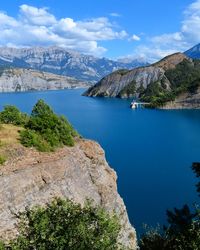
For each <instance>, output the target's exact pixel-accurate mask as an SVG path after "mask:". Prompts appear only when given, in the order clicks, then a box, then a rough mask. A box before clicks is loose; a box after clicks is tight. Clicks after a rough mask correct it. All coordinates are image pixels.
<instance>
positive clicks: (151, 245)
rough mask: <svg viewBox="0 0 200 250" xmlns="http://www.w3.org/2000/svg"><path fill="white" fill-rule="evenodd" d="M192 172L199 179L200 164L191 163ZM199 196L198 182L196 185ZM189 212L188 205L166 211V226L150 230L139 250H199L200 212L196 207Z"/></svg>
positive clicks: (141, 242)
mask: <svg viewBox="0 0 200 250" xmlns="http://www.w3.org/2000/svg"><path fill="white" fill-rule="evenodd" d="M192 169H193V171H194V172H195V174H196V176H197V177H198V178H199V177H200V163H193V166H192ZM197 192H198V193H199V194H200V181H199V183H198V184H197ZM193 210H194V211H191V209H190V208H189V206H188V205H184V206H183V208H181V209H177V208H175V209H174V211H169V210H168V211H167V218H168V226H167V227H166V226H164V228H163V231H161V230H160V229H151V230H149V231H148V232H147V233H146V234H144V235H143V236H142V238H141V240H140V243H139V245H140V250H161V249H162V250H179V249H180V250H199V249H200V210H199V207H198V205H196V206H195V207H194V209H193Z"/></svg>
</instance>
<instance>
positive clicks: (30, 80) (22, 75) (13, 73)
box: [0, 68, 88, 92]
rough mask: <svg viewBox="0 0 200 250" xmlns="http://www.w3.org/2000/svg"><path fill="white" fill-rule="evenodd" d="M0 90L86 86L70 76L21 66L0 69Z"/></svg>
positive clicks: (15, 90) (14, 90)
mask: <svg viewBox="0 0 200 250" xmlns="http://www.w3.org/2000/svg"><path fill="white" fill-rule="evenodd" d="M0 71H1V72H0V92H17V91H18V92H19V91H31V90H56V89H70V88H82V87H87V86H88V85H87V84H86V83H83V82H81V81H78V80H76V79H74V78H72V77H66V76H59V75H55V74H51V73H46V72H41V71H35V70H31V69H22V68H1V69H0Z"/></svg>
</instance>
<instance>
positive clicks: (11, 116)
mask: <svg viewBox="0 0 200 250" xmlns="http://www.w3.org/2000/svg"><path fill="white" fill-rule="evenodd" d="M27 121H28V116H27V114H25V113H22V112H20V111H19V109H18V108H17V107H15V106H12V105H6V106H5V107H4V110H3V111H1V112H0V122H1V123H6V124H14V125H21V126H23V125H25V124H26V123H27Z"/></svg>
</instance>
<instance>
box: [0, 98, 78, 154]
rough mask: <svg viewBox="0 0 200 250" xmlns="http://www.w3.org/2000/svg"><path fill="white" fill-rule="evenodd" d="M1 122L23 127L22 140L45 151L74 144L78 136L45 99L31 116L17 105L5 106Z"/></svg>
mask: <svg viewBox="0 0 200 250" xmlns="http://www.w3.org/2000/svg"><path fill="white" fill-rule="evenodd" d="M0 122H1V123H3V124H14V125H18V126H21V127H23V128H24V129H21V130H20V131H19V133H20V142H21V143H22V144H23V145H24V146H26V147H35V148H36V149H37V150H39V151H43V152H49V151H53V150H55V149H56V148H57V147H61V146H63V145H66V146H73V145H74V138H75V137H76V136H78V134H77V132H76V131H75V130H74V129H73V127H72V126H71V124H70V123H69V122H68V121H67V120H66V119H65V117H64V116H58V115H56V114H55V113H54V112H53V110H52V109H51V108H50V107H49V106H48V105H47V104H46V103H45V102H44V101H43V100H39V101H38V102H37V103H36V105H35V106H34V107H33V110H32V113H31V115H30V117H29V116H28V115H27V114H24V113H21V112H20V111H19V109H17V108H16V107H15V106H10V105H7V106H5V107H4V110H3V111H2V112H0Z"/></svg>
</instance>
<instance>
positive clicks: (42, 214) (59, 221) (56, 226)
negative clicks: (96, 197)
mask: <svg viewBox="0 0 200 250" xmlns="http://www.w3.org/2000/svg"><path fill="white" fill-rule="evenodd" d="M17 216H18V218H19V225H18V229H19V236H18V237H17V238H16V239H15V240H13V241H11V242H9V243H6V244H3V243H2V244H1V246H0V249H1V250H5V249H10V250H29V249H38V250H51V249H52V250H56V249H57V250H65V249H68V250H77V249H79V250H86V249H87V250H116V249H118V244H117V238H118V235H119V231H120V225H119V222H118V219H117V217H116V215H109V214H108V213H107V212H105V210H103V209H102V208H99V207H94V206H92V205H91V204H90V203H88V204H86V205H85V206H84V207H81V205H79V204H76V203H73V202H72V201H69V200H61V199H55V200H53V201H52V202H50V203H48V204H47V205H46V206H45V207H33V208H31V209H26V211H25V212H22V213H20V214H18V215H17Z"/></svg>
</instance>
